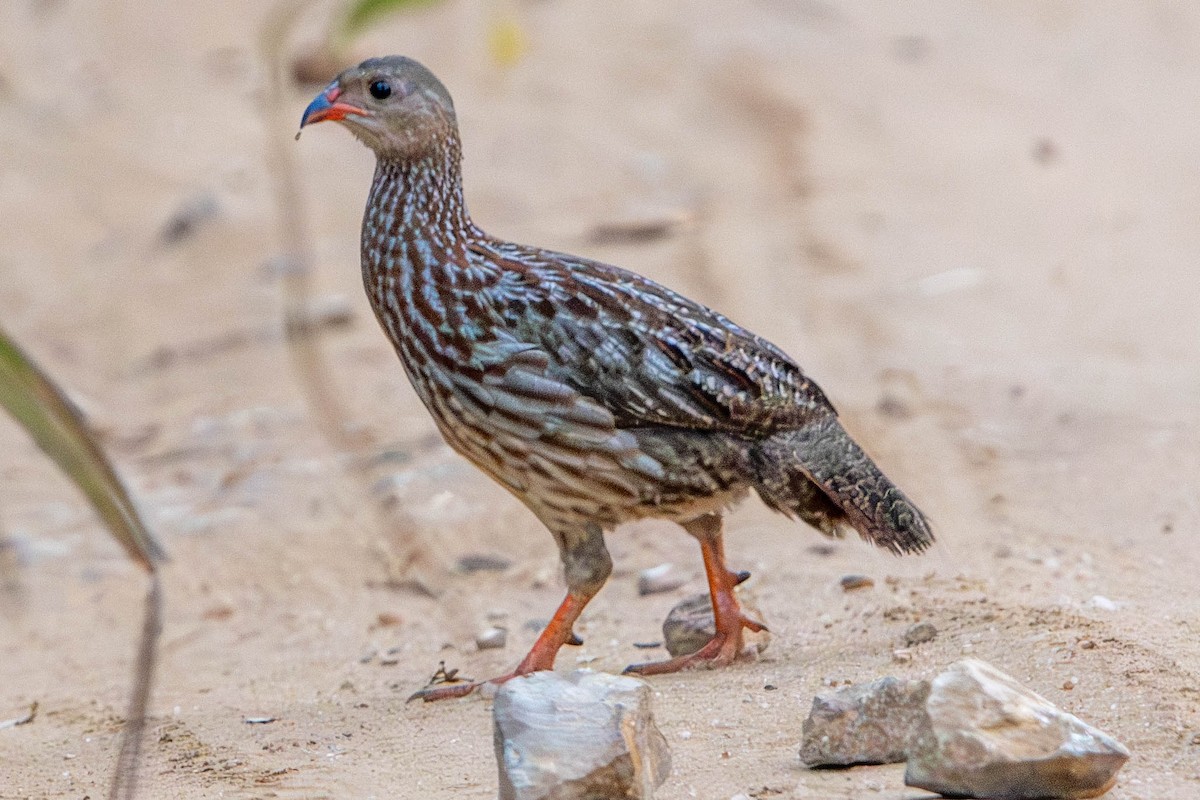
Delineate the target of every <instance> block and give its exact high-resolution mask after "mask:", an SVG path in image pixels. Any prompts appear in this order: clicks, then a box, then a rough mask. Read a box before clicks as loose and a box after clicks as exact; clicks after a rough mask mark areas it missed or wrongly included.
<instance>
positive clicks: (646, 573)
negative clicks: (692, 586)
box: [638, 562, 687, 596]
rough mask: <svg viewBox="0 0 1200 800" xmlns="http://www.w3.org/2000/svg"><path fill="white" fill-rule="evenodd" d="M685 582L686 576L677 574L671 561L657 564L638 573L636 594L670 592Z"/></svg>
mask: <svg viewBox="0 0 1200 800" xmlns="http://www.w3.org/2000/svg"><path fill="white" fill-rule="evenodd" d="M685 583H687V576H685V575H681V574H679V573H678V572H677V571H676V570H675V567H674V565H672V564H671V563H669V562H668V563H666V564H659V565H658V566H657V567H650V568H649V569H644V570H642V571H641V572H640V573H638V594H640V595H643V596H644V595H648V594H660V593H661V592H671V591H674V590H675V589H678V588H679V587H680V586H683V585H684V584H685Z"/></svg>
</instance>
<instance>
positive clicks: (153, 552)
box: [0, 329, 166, 572]
mask: <svg viewBox="0 0 1200 800" xmlns="http://www.w3.org/2000/svg"><path fill="white" fill-rule="evenodd" d="M0 405H2V406H4V408H6V409H7V410H8V412H9V413H10V414H12V415H13V416H14V417H15V418H16V419H17V421H18V422H20V423H21V425H23V426H24V427H25V430H27V431H28V432H29V434H30V435H31V436H32V437H33V440H34V441H35V442H37V444H38V446H39V447H41V448H42V450H44V451H45V452H46V454H47V455H49V456H50V458H52V459H54V461H55V463H57V464H58V466H59V467H60V468H61V469H62V471H63V472H64V473H66V474H67V476H68V477H70V478H71V480H72V481H74V482H75V485H76V486H78V487H79V489H80V491H82V492H83V494H84V496H86V497H87V499H88V500H89V501H90V502H91V504H92V507H93V508H95V509H96V512H97V513H98V514H99V515H100V519H101V520H103V522H104V524H105V525H106V526H107V527H108V529H109V530H110V531H111V532H112V534H113V536H115V537H116V539H117V541H118V542H120V544H121V546H122V547H123V548H124V549H125V552H126V553H127V554H128V555H129V557H130V558H131V559H133V560H134V561H135V562H137V563H138V564H140V565H141V566H142V567H143V568H145V569H146V570H147V571H150V572H153V571H154V565H155V563H156V562H158V561H162V560H165V557H166V556H165V552H164V551H163V549H162V547H161V546H160V545H159V544H158V542H157V541H156V540H155V539H154V537H153V536H152V535H151V533H150V531H149V530H148V529H147V528H146V526H145V524H144V523H143V522H142V518H141V516H139V514H138V512H137V509H136V508H135V507H134V505H133V501H132V500H131V499H130V497H129V494H128V492H126V491H125V487H124V485H123V484H122V483H121V480H120V478H118V477H117V473H116V471H115V470H113V467H112V464H111V463H110V462H109V460H108V458H107V457H106V456H105V455H104V451H103V450H101V449H100V445H99V443H98V442H97V441H96V438H95V435H94V434H93V433H92V432H91V431H90V430H89V429H88V426H87V423H86V422H84V419H83V415H82V414H80V412H79V410H78V409H77V408H76V407H75V405H74V404H73V403H71V401H70V400H68V399H67V397H66V395H65V394H63V392H62V390H61V389H59V388H58V387H57V386H56V385H55V384H54V383H53V382H52V381H51V380H50V379H49V378H48V377H47V376H46V375H45V373H43V372H42V371H41V370H40V369H38V367H37V365H35V364H34V363H33V362H32V361H30V360H29V358H28V357H27V356H26V355H25V354H24V353H23V352H21V349H20V348H18V347H17V346H16V344H14V343H13V341H12V340H11V339H9V337H8V336H7V334H5V333H4V331H3V330H2V329H0Z"/></svg>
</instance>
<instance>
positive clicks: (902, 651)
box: [892, 647, 912, 664]
mask: <svg viewBox="0 0 1200 800" xmlns="http://www.w3.org/2000/svg"><path fill="white" fill-rule="evenodd" d="M892 661H893V662H894V663H896V664H908V663H909V662H911V661H912V651H911V650H909V649H908V648H907V647H901V648H898V649H896V650H893V651H892Z"/></svg>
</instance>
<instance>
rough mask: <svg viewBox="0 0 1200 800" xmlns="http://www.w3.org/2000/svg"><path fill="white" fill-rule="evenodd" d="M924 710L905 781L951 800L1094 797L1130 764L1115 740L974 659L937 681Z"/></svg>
mask: <svg viewBox="0 0 1200 800" xmlns="http://www.w3.org/2000/svg"><path fill="white" fill-rule="evenodd" d="M926 711H927V712H928V726H927V727H925V728H924V729H923V730H922V731H921V732H920V733H919V734H918V735H917V736H916V737H914V739H913V742H912V744H911V746H910V749H909V760H908V769H907V771H906V772H905V775H904V782H905V783H906V784H908V785H909V786H916V787H919V788H921V789H928V790H930V791H934V792H938V793H941V794H945V795H951V796H955V797H987V798H994V800H1032V798H1083V797H1096V796H1099V795H1101V794H1103V793H1104V792H1106V791H1108V790H1109V789H1110V788H1111V787H1112V785H1113V784H1114V783H1115V782H1116V779H1117V772H1118V771H1119V770H1120V769H1121V767H1122V766H1123V765H1124V764H1125V761H1126V760H1127V759H1128V758H1129V751H1128V750H1126V749H1125V747H1124V746H1122V745H1121V744H1120V743H1119V742H1117V741H1116V740H1115V739H1113V738H1111V737H1110V736H1108V735H1107V734H1105V733H1103V732H1101V731H1099V730H1097V729H1095V728H1093V727H1092V726H1090V725H1088V724H1087V723H1085V722H1083V721H1081V720H1080V719H1078V718H1077V717H1074V716H1072V715H1071V714H1068V713H1066V712H1065V711H1062V710H1060V709H1058V708H1057V707H1055V706H1054V704H1052V703H1051V702H1050V701H1048V700H1046V699H1045V698H1043V697H1040V696H1039V695H1037V694H1034V693H1033V692H1032V691H1030V690H1029V689H1027V688H1025V687H1024V686H1022V685H1021V684H1019V683H1017V681H1016V680H1014V679H1013V678H1012V677H1010V676H1008V675H1005V674H1004V673H1003V672H1000V671H999V670H997V669H996V668H995V667H992V666H991V665H989V664H986V663H984V662H982V661H978V660H975V659H966V660H963V661H959V662H957V663H955V664H953V665H952V666H951V667H950V668H949V669H948V670H947V671H945V672H943V673H942V674H941V675H939V676H938V677H937V678H935V679H934V680H933V683H932V685H931V689H930V694H929V699H928V701H927V702H926Z"/></svg>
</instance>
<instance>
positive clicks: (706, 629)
mask: <svg viewBox="0 0 1200 800" xmlns="http://www.w3.org/2000/svg"><path fill="white" fill-rule="evenodd" d="M738 599H739V600H740V601H741V604H742V611H743V612H744V613H745V614H746V616H748V617H751V618H753V619H756V620H759V621H762V614H760V613H759V611H758V608H757V607H756V606H755V604H754V602H753V601H752V600H751V599H750V598H748V597H747V596H746V594H745V593H740V592H739V594H738ZM662 632H663V644H664V645H665V646H666V648H667V652H668V653H670V654H671V655H672V656H688V655H691V654H692V653H694V652H696V651H697V650H699V649H700V648H701V647H704V645H706V644H708V643H709V641H710V640H712V638H713V637H714V636H716V635H717V626H716V623H715V622H714V620H713V610H712V598H711V597H709V595H708V593H707V592H705V593H703V594H694V595H692V596H691V597H688V598H686V599H684V600H680V601H679V602H678V603H676V604H675V607H674V608H672V609H671V610H670V612H668V614H667V618H666V619H665V620H663V626H662ZM742 641H743V650H742V652H743V653H746V652H750V653H761V652H763V651H764V650H766V649H767V645H768V644H769V643H770V641H771V635H770V634H769V633H768V632H767V631H765V630H764V631H759V632H757V633H755V632H753V631H750V630H743V631H742Z"/></svg>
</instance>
